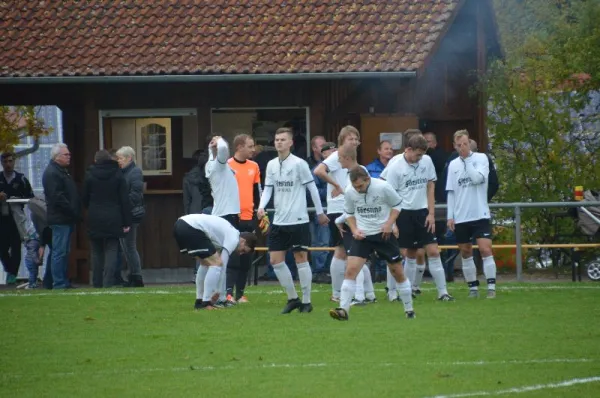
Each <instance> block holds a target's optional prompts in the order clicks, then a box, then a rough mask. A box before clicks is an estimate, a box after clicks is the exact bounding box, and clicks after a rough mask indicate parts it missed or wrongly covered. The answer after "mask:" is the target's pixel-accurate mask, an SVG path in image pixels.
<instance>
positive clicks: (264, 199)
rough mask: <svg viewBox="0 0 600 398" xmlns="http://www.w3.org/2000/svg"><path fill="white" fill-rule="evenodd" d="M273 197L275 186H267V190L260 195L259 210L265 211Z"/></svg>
mask: <svg viewBox="0 0 600 398" xmlns="http://www.w3.org/2000/svg"><path fill="white" fill-rule="evenodd" d="M271 195H273V185H266V186H265V189H263V191H262V195H260V204H259V205H258V208H259V209H264V208H265V206H266V205H268V204H269V200H271Z"/></svg>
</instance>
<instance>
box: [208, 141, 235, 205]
mask: <svg viewBox="0 0 600 398" xmlns="http://www.w3.org/2000/svg"><path fill="white" fill-rule="evenodd" d="M208 153H209V159H208V162H206V178H208V181H209V182H210V188H211V191H212V196H213V199H214V204H213V208H212V213H211V214H212V215H213V216H226V215H229V214H240V194H239V192H238V184H237V180H236V179H235V171H234V170H233V169H232V168H231V167H229V164H228V163H227V159H229V147H228V146H227V143H226V142H225V140H223V139H222V138H220V139H219V140H218V141H217V157H216V158H215V157H213V154H212V150H211V149H210V148H209V149H208Z"/></svg>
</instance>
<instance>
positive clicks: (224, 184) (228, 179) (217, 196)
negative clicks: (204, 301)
mask: <svg viewBox="0 0 600 398" xmlns="http://www.w3.org/2000/svg"><path fill="white" fill-rule="evenodd" d="M208 154H209V158H208V162H206V178H207V179H208V181H209V183H210V188H211V191H212V197H213V199H214V205H213V208H212V212H211V214H212V215H213V216H217V217H221V218H224V219H225V220H227V221H229V222H230V223H231V225H233V227H235V229H239V224H240V197H239V193H238V183H237V180H236V179H235V172H234V171H233V169H232V168H231V167H230V166H229V164H228V163H227V160H228V159H229V145H227V142H226V141H225V140H224V139H223V138H222V137H220V136H215V137H213V138H212V140H211V141H210V144H209V145H208ZM226 282H227V264H224V268H223V272H222V273H221V280H220V281H219V284H220V285H219V286H220V287H221V295H220V299H219V303H218V304H217V305H220V306H225V307H231V306H233V305H235V303H234V302H233V301H227V300H226V297H227V294H226V292H227V290H226Z"/></svg>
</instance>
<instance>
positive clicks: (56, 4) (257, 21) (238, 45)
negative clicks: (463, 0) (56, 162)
mask: <svg viewBox="0 0 600 398" xmlns="http://www.w3.org/2000/svg"><path fill="white" fill-rule="evenodd" d="M459 3H460V0H370V1H369V0H331V1H324V0H289V1H283V0H254V1H252V0H179V1H177V2H175V1H145V0H123V1H107V0H105V1H103V0H87V1H50V0H45V1H43V0H38V1H19V0H12V1H0V32H2V33H1V35H0V76H2V77H9V76H15V77H20V76H97V75H153V74H223V73H301V72H374V71H414V70H416V69H418V68H419V67H420V66H421V65H422V64H423V62H424V60H425V58H426V56H427V55H428V53H429V52H430V50H431V49H432V47H433V46H434V44H435V43H436V41H437V39H438V37H439V35H440V33H441V32H443V31H444V28H445V27H446V24H447V23H449V21H450V20H452V16H453V11H454V10H455V8H456V7H457V6H458V4H459Z"/></svg>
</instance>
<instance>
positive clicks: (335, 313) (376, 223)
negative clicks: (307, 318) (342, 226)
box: [329, 167, 415, 321]
mask: <svg viewBox="0 0 600 398" xmlns="http://www.w3.org/2000/svg"><path fill="white" fill-rule="evenodd" d="M350 182H351V185H350V186H348V187H347V188H346V191H345V193H344V202H345V204H344V212H345V213H346V214H347V219H346V222H347V224H348V225H349V226H350V230H351V233H352V238H353V240H352V245H351V246H350V252H349V253H348V266H347V267H346V274H345V277H344V281H343V283H342V294H341V299H340V307H338V308H334V309H331V310H330V311H329V315H330V316H331V317H332V318H334V319H337V320H340V321H347V320H348V313H349V311H350V304H351V299H352V297H353V296H354V292H355V290H356V275H357V274H358V273H359V271H360V270H361V268H362V267H363V265H364V264H365V262H366V261H367V258H369V256H370V255H371V254H372V253H373V252H376V253H377V254H378V255H379V257H380V258H382V259H384V260H385V261H386V262H387V263H388V267H390V270H391V272H392V274H393V275H394V277H395V278H396V281H397V283H398V288H399V290H400V298H401V299H402V302H403V304H404V311H405V313H406V317H407V318H414V317H415V312H414V310H413V302H412V292H411V286H410V282H409V280H408V279H407V278H406V277H405V276H404V271H403V269H402V263H401V261H400V247H399V246H398V241H397V240H396V239H395V238H394V237H392V236H391V235H392V230H393V225H394V223H395V222H396V219H397V218H398V214H400V197H399V196H398V194H397V193H396V191H394V188H392V187H391V186H390V184H388V183H387V182H385V181H383V180H378V179H371V177H369V173H368V172H367V171H366V170H365V169H363V168H361V167H355V168H353V169H352V170H350Z"/></svg>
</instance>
